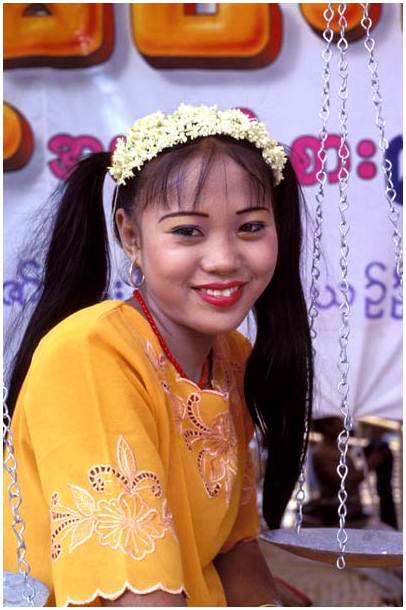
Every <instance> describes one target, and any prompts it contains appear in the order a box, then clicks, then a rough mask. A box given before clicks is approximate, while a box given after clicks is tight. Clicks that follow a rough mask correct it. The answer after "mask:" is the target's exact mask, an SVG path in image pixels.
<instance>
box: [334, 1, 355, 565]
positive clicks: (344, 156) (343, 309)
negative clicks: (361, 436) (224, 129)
mask: <svg viewBox="0 0 406 610" xmlns="http://www.w3.org/2000/svg"><path fill="white" fill-rule="evenodd" d="M346 7H347V6H346V4H343V3H341V4H339V6H338V13H339V15H340V17H339V21H338V23H339V27H340V38H339V40H338V42H337V48H338V51H339V62H338V73H339V76H340V80H341V84H340V87H339V90H338V96H339V98H340V100H341V104H340V126H339V132H340V147H339V150H338V157H339V159H340V169H339V172H338V188H339V196H340V200H339V212H340V269H341V282H340V284H339V290H340V293H341V302H340V305H339V312H340V316H341V326H340V329H339V347H340V351H339V359H338V369H339V372H340V375H341V378H340V381H339V383H338V386H337V389H338V391H339V393H340V395H341V405H340V411H341V413H342V415H343V417H344V430H342V431H341V432H340V434H339V436H338V439H337V446H338V449H339V453H340V459H339V465H338V467H337V473H338V476H339V477H340V480H341V481H340V489H339V491H338V500H339V507H338V517H339V522H340V527H339V530H338V532H337V542H338V544H339V547H340V555H339V557H338V558H337V568H338V569H340V570H342V569H343V568H345V559H344V553H345V547H346V543H347V540H348V535H347V532H346V531H345V519H346V516H347V507H346V501H347V497H348V494H347V492H346V489H345V480H346V477H347V474H348V467H347V463H346V457H347V451H348V439H349V436H350V431H351V429H352V420H351V416H350V412H349V405H348V394H349V383H348V372H349V361H348V354H347V347H348V338H349V334H350V326H349V314H350V305H349V284H348V279H347V277H348V255H349V244H348V241H347V236H348V232H349V230H350V225H349V223H348V220H347V218H346V212H347V210H348V208H349V203H348V199H347V188H348V181H349V172H348V169H347V167H346V165H347V161H348V158H349V156H350V151H349V149H348V145H347V137H348V129H347V120H348V112H347V99H348V62H347V60H346V53H347V49H348V42H347V39H346V37H345V34H346V29H347V19H346V17H345V12H346Z"/></svg>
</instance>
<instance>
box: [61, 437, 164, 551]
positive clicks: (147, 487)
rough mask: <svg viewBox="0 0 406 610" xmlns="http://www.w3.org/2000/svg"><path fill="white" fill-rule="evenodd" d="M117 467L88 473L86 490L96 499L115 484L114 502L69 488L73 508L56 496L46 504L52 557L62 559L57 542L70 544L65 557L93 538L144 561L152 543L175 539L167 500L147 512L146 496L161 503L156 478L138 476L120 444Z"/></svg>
mask: <svg viewBox="0 0 406 610" xmlns="http://www.w3.org/2000/svg"><path fill="white" fill-rule="evenodd" d="M117 464H118V466H111V465H109V464H100V465H97V466H93V467H92V468H90V470H89V475H88V478H89V484H90V486H91V488H92V489H93V490H94V491H95V492H96V493H105V491H106V490H107V488H108V486H109V485H111V484H112V483H113V482H114V481H118V483H119V484H120V487H121V488H122V490H123V491H122V492H120V493H119V495H118V496H117V497H112V498H109V499H105V498H103V499H99V500H96V499H95V498H94V497H93V496H92V494H91V493H89V491H87V490H86V489H84V488H83V487H79V486H78V485H73V484H70V485H69V487H70V490H71V494H72V498H73V501H74V504H75V508H70V507H67V506H64V505H63V504H61V502H60V495H59V493H58V492H54V493H53V494H52V498H51V509H50V512H51V524H52V528H53V529H52V535H51V557H52V559H53V560H57V559H59V558H60V556H61V554H62V544H61V543H62V542H63V541H64V540H65V539H67V538H69V552H72V551H74V550H75V549H76V548H77V547H78V546H79V545H81V544H84V543H85V542H86V541H87V540H89V539H90V538H91V537H92V536H95V537H96V538H97V540H98V542H99V543H100V544H101V545H103V546H108V547H110V548H111V549H114V550H119V551H121V552H123V553H126V554H127V555H129V556H130V557H132V558H133V559H137V560H141V559H144V558H145V557H146V556H147V555H149V554H150V553H153V552H154V550H155V544H156V543H155V541H156V540H158V539H160V538H163V537H164V536H165V535H166V533H167V532H169V531H170V532H172V534H175V528H174V523H173V517H172V514H171V513H170V511H169V509H168V506H167V502H166V500H164V501H163V505H162V509H161V511H159V510H158V509H156V508H154V507H153V506H151V504H150V501H151V496H154V497H162V487H161V484H160V481H159V479H158V477H157V476H156V475H155V474H154V473H153V472H150V471H146V470H143V471H138V470H137V464H136V459H135V455H134V453H133V451H132V449H131V447H130V446H129V444H128V443H127V441H126V440H125V439H124V437H123V436H120V437H119V439H118V441H117Z"/></svg>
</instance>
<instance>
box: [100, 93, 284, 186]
mask: <svg viewBox="0 0 406 610" xmlns="http://www.w3.org/2000/svg"><path fill="white" fill-rule="evenodd" d="M214 135H225V136H230V137H231V138H234V139H236V140H248V142H251V143H252V144H255V146H256V147H257V148H260V149H261V150H262V156H263V158H264V160H265V162H266V163H267V164H268V165H270V166H271V168H272V169H273V174H274V178H275V183H276V184H279V183H280V181H281V180H283V174H282V170H283V167H284V165H285V163H286V154H285V151H284V149H283V147H282V146H281V145H280V144H278V142H277V141H276V140H274V139H272V138H271V137H270V136H269V134H268V132H267V129H266V127H265V125H264V123H261V122H259V121H257V120H256V119H253V118H250V117H248V116H247V115H246V114H245V113H244V112H241V110H238V109H237V108H231V109H229V110H223V111H222V110H218V109H217V106H211V107H209V106H191V105H186V104H180V106H179V107H178V108H177V109H176V110H175V112H174V113H173V114H167V115H165V114H163V112H160V111H159V112H154V113H153V114H149V115H147V116H145V117H143V118H142V119H138V121H136V122H135V123H134V125H133V126H132V127H130V129H129V130H128V133H127V135H126V137H125V138H119V139H118V140H117V144H116V148H115V150H114V153H113V157H112V167H109V172H110V174H111V175H112V176H113V177H114V178H115V180H116V182H117V184H119V185H121V184H125V183H126V181H127V180H128V179H129V178H132V177H133V176H134V170H140V169H141V167H142V166H143V165H144V163H145V162H146V161H150V160H151V159H153V158H154V157H156V156H157V155H158V154H159V153H160V152H162V151H163V150H165V149H167V148H172V147H173V146H176V145H177V144H182V143H185V142H187V141H188V140H194V139H196V138H200V137H202V136H214Z"/></svg>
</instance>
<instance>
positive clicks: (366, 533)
mask: <svg viewBox="0 0 406 610" xmlns="http://www.w3.org/2000/svg"><path fill="white" fill-rule="evenodd" d="M337 531H338V530H337V529H335V528H327V527H325V528H323V527H321V528H310V527H309V528H307V527H306V528H302V529H301V531H300V534H297V533H296V529H293V528H292V529H278V530H271V531H268V532H263V533H262V534H261V535H260V538H261V539H262V540H265V541H266V542H270V543H271V544H275V545H276V546H278V547H281V548H283V549H285V550H286V551H289V552H290V553H294V554H295V555H299V556H300V557H306V558H307V559H314V560H315V561H323V562H325V563H331V564H335V563H336V561H337V557H338V556H339V554H340V547H339V545H338V542H337ZM346 532H347V536H348V541H347V544H346V547H345V553H344V558H345V562H346V565H348V566H354V567H359V568H361V567H364V568H386V567H397V566H401V565H402V546H403V537H402V533H401V532H395V531H388V530H371V529H346Z"/></svg>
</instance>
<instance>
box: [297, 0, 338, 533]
mask: <svg viewBox="0 0 406 610" xmlns="http://www.w3.org/2000/svg"><path fill="white" fill-rule="evenodd" d="M323 15H324V19H325V22H326V27H325V29H324V32H323V38H324V40H325V41H326V46H325V48H324V49H323V51H322V54H321V56H322V59H323V61H324V68H323V72H322V80H323V89H322V100H323V101H322V106H321V109H320V112H319V117H320V118H321V120H322V126H321V129H320V131H319V140H320V148H319V150H318V152H317V157H318V159H319V161H320V169H319V171H318V172H317V174H316V177H317V182H318V191H317V193H316V202H317V206H316V216H315V228H314V234H313V254H312V267H311V276H312V279H311V284H310V307H309V327H310V336H311V340H312V351H313V360H315V358H316V349H315V341H316V338H317V330H316V327H315V321H316V318H317V316H318V314H319V311H318V309H317V298H318V296H319V294H320V291H319V288H318V283H319V278H320V257H321V239H322V225H323V202H324V197H325V194H324V186H325V184H326V180H327V173H326V171H325V167H326V160H327V152H326V148H325V143H326V139H327V136H328V132H327V121H328V118H329V116H330V61H331V57H332V54H333V53H332V49H331V43H332V40H333V36H334V33H333V30H332V28H331V21H332V19H333V17H334V10H333V8H332V4H331V3H329V5H328V7H327V9H326V10H325V11H324V13H323ZM307 433H308V417H307V414H306V428H305V438H306V437H307ZM303 451H304V448H303ZM302 460H303V466H302V469H301V472H300V476H299V481H298V482H299V488H298V491H297V493H296V503H297V515H296V532H297V533H298V534H299V533H300V528H301V526H302V521H303V504H304V501H305V491H304V486H305V482H306V475H305V472H306V459H305V457H304V455H303V453H302V456H301V461H302Z"/></svg>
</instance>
